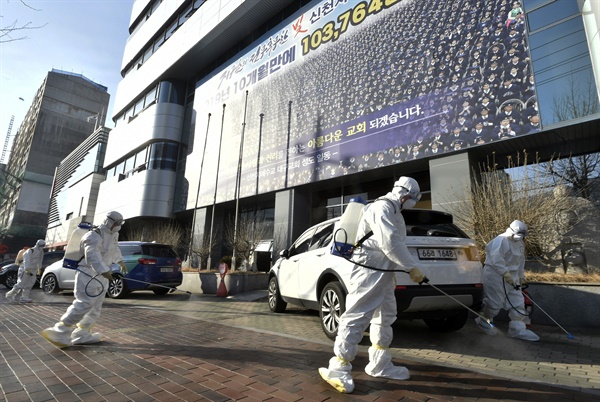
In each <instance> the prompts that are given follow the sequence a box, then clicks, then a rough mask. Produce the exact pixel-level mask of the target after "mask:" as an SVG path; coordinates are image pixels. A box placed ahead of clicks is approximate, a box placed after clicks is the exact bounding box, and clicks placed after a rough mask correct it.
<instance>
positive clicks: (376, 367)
mask: <svg viewBox="0 0 600 402" xmlns="http://www.w3.org/2000/svg"><path fill="white" fill-rule="evenodd" d="M365 373H367V374H368V375H370V376H371V377H384V378H391V379H393V380H408V379H409V378H410V374H409V372H408V369H407V368H406V367H403V366H394V364H393V363H392V355H391V353H390V352H389V350H388V348H383V347H381V346H379V345H373V346H371V347H370V348H369V364H367V366H366V367H365Z"/></svg>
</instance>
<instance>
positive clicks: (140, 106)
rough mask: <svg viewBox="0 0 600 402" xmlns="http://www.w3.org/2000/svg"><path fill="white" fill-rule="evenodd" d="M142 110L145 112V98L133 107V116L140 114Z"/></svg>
mask: <svg viewBox="0 0 600 402" xmlns="http://www.w3.org/2000/svg"><path fill="white" fill-rule="evenodd" d="M142 110H144V98H142V99H140V100H138V101H137V102H136V103H135V105H134V107H133V115H134V116H135V115H137V114H139V113H140V112H141V111H142Z"/></svg>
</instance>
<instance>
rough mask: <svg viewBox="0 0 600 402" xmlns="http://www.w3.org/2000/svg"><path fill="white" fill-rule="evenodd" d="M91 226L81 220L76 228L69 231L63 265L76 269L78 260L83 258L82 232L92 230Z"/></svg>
mask: <svg viewBox="0 0 600 402" xmlns="http://www.w3.org/2000/svg"><path fill="white" fill-rule="evenodd" d="M92 228H93V226H92V224H91V223H88V222H81V223H80V224H79V225H77V229H75V230H74V231H73V233H71V237H70V238H69V242H68V243H67V248H66V249H65V257H64V259H63V267H64V268H70V269H77V266H78V265H79V262H80V261H81V260H82V259H83V252H82V251H81V238H82V237H83V235H84V234H86V233H87V232H89V231H90V230H92Z"/></svg>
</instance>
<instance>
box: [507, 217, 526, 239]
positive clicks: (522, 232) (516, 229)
mask: <svg viewBox="0 0 600 402" xmlns="http://www.w3.org/2000/svg"><path fill="white" fill-rule="evenodd" d="M506 234H507V235H509V236H510V237H511V238H512V239H513V240H514V241H519V240H523V239H524V238H525V236H527V234H528V230H527V225H526V224H524V223H523V222H521V221H518V220H515V221H513V222H512V223H511V224H510V226H509V227H508V229H506Z"/></svg>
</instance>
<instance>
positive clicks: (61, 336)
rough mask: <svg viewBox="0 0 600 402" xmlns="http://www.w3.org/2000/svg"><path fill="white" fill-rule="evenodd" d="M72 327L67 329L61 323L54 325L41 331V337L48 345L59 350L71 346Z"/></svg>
mask: <svg viewBox="0 0 600 402" xmlns="http://www.w3.org/2000/svg"><path fill="white" fill-rule="evenodd" d="M71 332H73V328H72V327H67V326H66V325H65V324H63V323H62V322H59V323H56V324H55V325H54V326H53V327H52V328H46V329H45V330H43V331H42V336H43V337H44V338H45V339H46V340H47V341H48V342H50V343H52V344H54V345H56V346H58V347H59V348H66V347H69V346H71Z"/></svg>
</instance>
